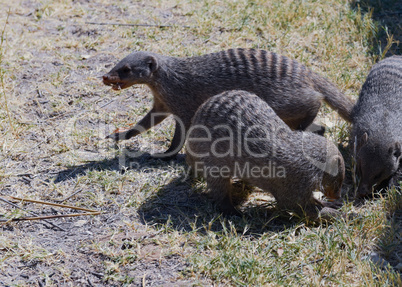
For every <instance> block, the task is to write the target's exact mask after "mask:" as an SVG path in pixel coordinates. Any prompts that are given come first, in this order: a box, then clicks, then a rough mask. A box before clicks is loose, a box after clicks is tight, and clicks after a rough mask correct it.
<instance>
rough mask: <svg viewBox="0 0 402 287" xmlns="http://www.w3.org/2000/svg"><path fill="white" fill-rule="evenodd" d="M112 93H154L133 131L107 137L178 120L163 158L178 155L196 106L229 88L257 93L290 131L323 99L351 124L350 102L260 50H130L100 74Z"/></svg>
mask: <svg viewBox="0 0 402 287" xmlns="http://www.w3.org/2000/svg"><path fill="white" fill-rule="evenodd" d="M103 83H104V84H105V85H111V86H112V88H113V89H115V90H118V89H125V88H128V87H130V86H132V85H134V84H146V85H148V86H149V87H150V89H151V90H152V93H153V96H154V104H153V107H152V109H151V111H150V112H149V113H148V114H147V115H146V116H145V117H144V118H143V119H142V120H140V121H139V122H138V123H137V124H136V125H135V126H134V127H133V128H131V129H129V130H126V131H124V132H116V133H115V134H111V135H109V136H108V138H113V139H115V140H121V139H129V138H131V137H133V136H136V135H138V134H140V133H141V132H143V131H145V130H148V129H149V128H151V127H152V126H154V125H157V124H158V123H160V122H161V121H163V120H164V119H165V118H166V117H167V116H168V115H169V114H173V115H175V116H176V118H175V119H176V128H175V133H174V137H173V140H172V143H171V146H170V148H169V149H168V150H167V151H166V152H165V156H166V157H168V156H173V155H175V154H177V153H178V152H179V151H180V149H181V148H182V146H183V144H184V139H185V133H186V131H187V130H188V128H189V126H190V122H191V118H192V117H193V115H194V114H195V112H196V110H197V108H198V107H199V106H200V105H201V104H202V103H203V102H204V101H205V100H207V99H208V98H210V97H212V96H214V95H216V94H219V93H221V92H223V91H228V90H235V89H238V90H245V91H249V92H252V93H255V94H256V95H257V96H259V97H261V98H262V99H263V100H264V101H265V102H267V103H268V104H269V105H270V106H271V107H272V108H273V109H274V111H275V112H276V113H277V114H278V115H279V117H280V118H281V119H282V120H283V121H285V123H286V124H288V125H289V126H290V127H291V128H292V129H301V130H304V129H305V128H306V127H307V126H309V125H310V124H311V123H312V121H313V120H314V118H315V116H316V115H317V112H318V110H319V108H320V106H321V102H322V101H323V100H324V101H326V102H327V103H328V104H329V105H330V106H331V107H332V108H334V109H335V110H337V111H338V112H339V114H340V115H341V116H342V117H343V118H344V119H346V120H348V121H349V120H350V112H351V110H352V107H353V103H352V101H351V100H350V99H349V98H347V97H345V96H344V95H343V94H342V93H341V92H340V91H339V89H338V88H336V87H335V85H333V84H332V83H330V82H329V81H328V80H327V79H325V78H324V77H322V76H320V75H318V74H316V73H314V72H312V71H311V70H309V69H307V68H306V67H305V66H304V65H302V64H300V63H298V62H297V61H295V60H291V59H289V58H287V57H284V56H280V55H277V54H275V53H271V52H267V51H264V50H255V49H231V50H227V51H221V52H218V53H212V54H206V55H203V56H198V57H190V58H175V57H167V56H162V55H158V54H154V53H149V52H134V53H132V54H130V55H128V56H127V57H125V58H124V59H123V60H121V61H120V62H119V63H118V64H117V65H116V66H115V67H114V68H113V69H112V70H111V71H110V72H109V73H107V74H105V75H104V76H103Z"/></svg>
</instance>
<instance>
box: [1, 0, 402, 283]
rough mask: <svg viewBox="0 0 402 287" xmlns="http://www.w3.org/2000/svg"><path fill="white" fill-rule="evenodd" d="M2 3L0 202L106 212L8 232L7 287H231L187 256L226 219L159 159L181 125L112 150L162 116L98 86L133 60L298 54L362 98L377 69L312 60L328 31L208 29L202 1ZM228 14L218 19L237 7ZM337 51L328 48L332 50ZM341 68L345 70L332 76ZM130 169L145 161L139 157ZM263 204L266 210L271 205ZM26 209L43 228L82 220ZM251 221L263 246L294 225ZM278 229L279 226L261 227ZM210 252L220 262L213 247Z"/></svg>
mask: <svg viewBox="0 0 402 287" xmlns="http://www.w3.org/2000/svg"><path fill="white" fill-rule="evenodd" d="M1 2H2V3H1V11H0V28H2V27H3V26H4V25H5V33H4V42H3V44H2V55H3V57H2V61H1V67H0V68H1V69H2V70H3V71H2V82H3V86H2V89H3V91H4V93H3V94H2V95H1V96H2V97H3V98H2V100H1V101H2V106H1V114H0V130H1V138H0V151H1V153H0V195H1V196H3V197H4V198H8V197H7V196H9V195H12V196H16V197H21V198H31V199H37V200H42V201H46V202H58V203H63V204H69V205H73V206H77V207H83V208H88V209H93V210H97V211H101V212H102V213H101V214H100V215H96V216H81V217H72V218H59V219H51V222H52V223H54V224H56V225H57V226H53V225H51V224H49V223H47V222H45V221H43V220H40V221H29V222H27V221H22V222H14V223H7V224H3V223H0V230H1V233H0V285H2V286H103V285H107V286H122V285H127V286H191V285H214V284H216V285H219V284H222V285H225V282H227V281H220V279H216V278H215V280H216V282H218V283H216V282H215V283H214V281H213V280H212V279H211V277H208V276H204V275H205V274H203V273H197V272H193V271H192V270H193V269H192V268H190V263H189V261H188V260H187V257H188V255H189V254H190V253H197V252H198V251H197V250H196V247H195V245H196V240H198V239H197V237H196V236H195V235H194V238H195V239H194V238H193V237H192V236H193V235H192V232H194V231H195V230H197V231H200V230H201V232H204V231H203V230H204V229H205V230H206V231H205V233H208V231H210V230H220V229H222V226H221V225H220V220H221V219H220V217H219V214H218V213H217V212H216V210H215V209H214V207H213V205H212V203H211V202H210V201H209V200H208V198H207V197H206V196H204V195H203V194H202V193H201V192H200V186H201V188H202V187H205V185H203V183H202V182H196V183H195V184H194V183H191V182H190V181H189V180H188V179H187V178H186V173H185V170H186V165H185V163H184V161H183V155H181V157H179V160H177V161H175V162H173V163H167V162H162V161H157V160H152V159H150V157H149V154H150V153H154V152H155V151H163V150H165V149H166V148H167V147H168V145H169V142H168V141H167V140H166V139H171V132H172V129H173V122H172V121H171V120H170V121H169V120H168V121H165V122H163V123H162V124H161V125H159V126H157V127H156V128H154V129H153V130H152V131H150V132H147V133H145V134H144V135H142V136H140V137H137V138H136V139H134V140H131V141H127V142H125V143H122V144H119V145H116V144H114V143H112V142H111V141H109V140H105V139H104V137H105V136H106V135H108V134H109V133H111V132H112V131H113V130H114V129H115V128H116V126H124V125H126V124H128V123H133V122H136V121H138V120H139V119H140V118H141V116H142V115H144V114H145V113H146V111H147V110H148V109H149V108H150V106H151V104H152V97H151V96H150V93H149V90H147V89H146V88H145V87H142V86H140V87H134V88H131V89H129V90H124V91H120V92H113V91H111V90H110V88H108V87H106V86H103V85H102V83H101V76H102V75H103V74H104V73H106V72H107V71H108V70H109V69H110V68H111V67H113V65H114V64H115V63H117V62H118V61H119V60H120V59H121V58H122V57H123V56H125V55H127V54H128V53H130V52H131V51H132V50H133V49H136V50H152V51H154V52H157V53H162V54H169V55H171V56H191V55H197V54H202V53H206V52H213V51H217V50H222V49H226V48H229V47H232V46H233V47H234V46H243V47H257V48H258V47H261V48H264V49H270V48H271V49H272V50H275V51H277V52H283V51H285V53H286V54H287V55H289V56H295V55H300V58H299V59H298V60H300V61H302V62H303V63H305V64H307V65H309V66H310V67H313V69H317V70H321V71H327V72H328V75H329V76H330V77H331V78H332V79H333V80H334V81H335V80H336V81H337V82H338V83H339V84H341V85H342V88H343V89H344V90H346V93H347V94H348V95H353V96H354V97H355V96H356V94H357V90H358V89H359V88H360V85H361V82H362V80H363V79H364V76H365V74H366V72H367V70H368V68H369V67H370V65H371V64H372V63H371V62H370V60H368V57H367V56H366V54H364V53H362V54H364V55H361V54H359V53H358V51H352V52H350V53H351V54H350V55H351V57H352V58H353V60H349V59H348V57H349V56H347V57H345V58H342V59H339V60H337V59H334V60H328V59H329V58H331V53H338V52H339V53H341V52H342V51H343V52H345V51H346V50H347V49H346V48H345V49H344V50H342V49H343V48H340V49H339V51H335V49H334V51H333V52H331V53H330V52H322V51H325V49H324V48H320V47H319V45H317V46H315V45H313V46H314V47H316V50H315V52H311V51H310V50H309V49H312V48H311V47H310V46H311V43H312V42H314V39H315V37H318V36H317V35H319V34H320V33H321V32H318V33H317V34H314V35H313V34H307V35H303V32H300V31H297V32H289V31H286V32H283V31H278V32H276V31H274V30H272V31H271V32H269V31H270V30H269V29H270V27H269V26H267V27H265V28H263V29H260V28H258V27H257V28H256V29H255V31H254V32H255V33H254V34H252V36H250V35H248V34H249V33H250V31H244V30H241V29H240V30H236V29H238V24H237V23H236V22H235V20H233V21H232V19H231V17H230V16H228V17H222V19H219V18H217V19H216V20H214V21H215V22H214V23H209V20H208V19H204V18H203V13H202V11H207V9H209V10H208V11H210V10H213V9H212V8H208V7H205V5H206V4H205V3H201V2H200V3H201V4H200V3H191V5H190V4H188V3H186V4H179V3H176V2H175V1H155V2H149V1H148V2H147V1H136V2H134V3H132V2H131V1H117V3H112V4H110V3H109V2H108V1H102V0H100V1H96V2H93V1H85V0H78V1H41V2H37V1H30V0H27V1H14V3H12V2H8V1H7V3H5V1H1ZM218 8H219V9H220V10H219V11H220V12H222V11H224V10H225V9H226V8H227V7H226V6H225V5H221V6H220V7H218ZM218 8H217V9H218ZM246 8H247V7H246ZM203 9H204V10H203ZM247 9H248V8H247ZM200 11H201V12H200ZM219 11H218V12H219ZM240 11H243V10H240ZM218 12H216V13H217V14H218ZM209 13H211V14H213V13H215V12H209ZM236 13H240V12H236ZM236 13H235V14H234V15H237V14H236ZM211 14H209V16H211ZM7 17H8V18H7ZM233 17H234V16H233ZM236 17H237V16H236ZM205 18H207V16H205ZM234 18H235V17H234ZM234 18H233V19H234ZM6 19H8V21H7V23H6ZM236 19H237V18H236ZM242 19H243V20H244V21H245V22H246V21H249V20H248V18H246V17H244V18H242ZM237 20H238V19H237ZM111 23H120V24H127V23H129V24H133V23H134V24H135V23H142V24H144V23H145V24H151V25H155V24H156V26H145V27H144V26H118V25H112V24H111ZM218 23H221V24H222V25H218ZM101 24H105V25H101ZM161 24H163V25H167V26H159V25H161ZM243 24H244V23H243ZM243 24H242V25H243ZM250 25H251V24H250ZM188 26H189V27H190V28H189V27H188ZM230 31H237V32H236V33H235V32H233V33H232V32H230ZM270 33H271V34H270ZM298 33H301V34H300V35H301V36H300V35H299V34H298ZM309 33H310V32H309ZM323 33H324V32H323ZM281 37H282V38H281ZM287 37H289V38H287ZM267 39H268V40H269V41H268V40H267ZM294 39H297V41H296V40H294ZM328 41H330V40H328ZM334 41H335V44H331V43H329V44H328V46H331V45H332V46H336V41H337V40H336V39H334ZM263 43H266V44H263ZM267 43H269V44H267ZM290 43H293V44H294V43H297V45H293V44H292V45H291V44H290ZM348 45H354V46H355V47H360V45H362V44H361V43H358V42H356V43H349V44H348ZM296 46H297V47H296ZM356 49H357V48H356ZM359 49H360V48H359ZM361 49H362V50H364V49H363V48H361ZM326 53H327V54H326ZM334 58H336V57H334ZM323 59H326V60H323ZM331 65H340V66H337V69H331V67H332V66H331ZM342 65H344V66H342ZM338 68H339V69H338ZM346 74H347V75H346ZM326 116H327V118H329V119H331V120H332V122H335V123H336V124H339V126H340V127H341V128H339V129H337V128H335V127H333V130H335V132H334V133H339V134H340V136H339V138H341V140H345V137H346V136H345V135H344V133H345V132H344V129H345V127H344V125H345V124H344V122H342V121H341V120H340V119H339V118H338V117H337V116H336V115H334V113H330V112H328V111H327V110H326ZM337 137H338V135H337V136H335V138H337ZM339 138H338V139H339ZM138 151H141V153H140V154H138V153H137V152H138ZM124 155H125V156H124ZM132 157H135V159H129V158H132ZM125 167H130V169H127V170H126V169H125ZM349 184H350V182H349ZM348 188H349V187H348ZM348 188H346V189H348ZM8 199H9V200H11V199H10V198H8ZM255 200H256V201H258V200H259V202H260V203H261V202H262V203H263V204H269V199H261V198H260V199H255ZM13 202H15V201H13ZM15 203H18V202H15ZM252 203H253V204H255V202H252ZM257 203H258V202H257ZM18 204H19V205H20V206H21V207H23V208H25V209H27V210H32V211H34V212H35V213H37V214H38V215H40V216H45V215H57V214H69V213H77V212H79V211H77V210H71V209H64V208H58V207H51V206H45V205H41V204H34V203H27V202H26V203H23V204H20V203H18ZM257 205H258V204H257ZM253 210H254V209H250V210H249V209H248V206H247V205H246V206H245V208H244V211H245V213H246V214H250V216H251V218H252V217H253V216H255V214H256V213H257V215H258V216H259V217H261V219H259V220H250V217H249V219H247V218H246V219H245V218H242V219H238V221H239V222H241V223H239V225H240V226H241V227H244V226H246V225H247V226H248V227H247V228H248V230H251V231H252V232H255V233H256V234H259V236H261V235H262V234H263V233H264V232H268V233H269V232H275V231H276V230H283V229H286V227H289V224H293V223H294V221H291V222H290V223H289V220H286V221H283V220H281V219H275V220H272V217H271V211H267V210H262V211H253ZM273 212H275V211H273ZM23 216H27V213H26V212H24V211H20V210H18V209H15V208H13V207H11V206H10V205H9V204H6V203H4V202H0V219H2V218H3V219H7V218H10V217H23ZM268 219H270V221H269V222H270V226H269V227H267V225H266V223H265V222H266V221H267V220H268ZM285 222H288V223H285ZM242 224H243V225H242ZM284 226H285V227H284ZM244 228H245V227H244ZM251 231H249V232H251ZM191 239H192V240H191ZM202 252H204V253H205V254H209V253H211V254H212V253H213V252H212V251H210V250H208V249H207V248H205V250H203V251H202ZM397 263H398V262H397V260H396V259H395V263H394V264H395V265H396V264H397ZM232 283H233V282H232ZM228 284H229V285H230V283H228Z"/></svg>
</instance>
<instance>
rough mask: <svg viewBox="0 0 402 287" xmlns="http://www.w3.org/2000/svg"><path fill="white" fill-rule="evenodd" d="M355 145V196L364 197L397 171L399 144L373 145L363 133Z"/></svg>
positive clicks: (399, 159) (399, 161)
mask: <svg viewBox="0 0 402 287" xmlns="http://www.w3.org/2000/svg"><path fill="white" fill-rule="evenodd" d="M384 140H386V139H384ZM355 144H357V148H356V167H357V175H358V177H359V179H360V182H359V186H358V188H357V196H359V197H364V196H366V195H369V194H371V192H372V189H373V187H374V186H379V185H381V183H383V182H386V181H387V180H388V179H389V178H390V177H392V175H393V174H395V172H396V171H397V170H398V168H399V166H400V163H401V160H402V157H401V143H400V142H398V141H394V142H391V143H388V144H385V145H379V144H374V143H373V142H372V141H370V139H369V135H368V134H367V132H365V133H364V134H363V135H362V136H361V137H360V138H359V139H357V143H355Z"/></svg>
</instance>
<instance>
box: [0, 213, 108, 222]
mask: <svg viewBox="0 0 402 287" xmlns="http://www.w3.org/2000/svg"><path fill="white" fill-rule="evenodd" d="M99 214H101V212H100V211H97V212H87V213H72V214H57V215H46V216H36V217H21V218H11V219H1V220H0V222H10V221H29V220H45V219H52V218H60V217H77V216H85V215H99Z"/></svg>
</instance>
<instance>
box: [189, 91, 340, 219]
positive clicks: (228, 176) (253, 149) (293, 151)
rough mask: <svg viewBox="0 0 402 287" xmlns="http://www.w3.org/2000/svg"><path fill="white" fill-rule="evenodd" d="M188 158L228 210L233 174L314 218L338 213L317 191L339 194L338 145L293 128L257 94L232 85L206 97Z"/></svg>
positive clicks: (194, 123)
mask: <svg viewBox="0 0 402 287" xmlns="http://www.w3.org/2000/svg"><path fill="white" fill-rule="evenodd" d="M186 160H187V163H188V164H189V165H190V166H191V167H192V170H193V172H194V174H195V175H196V176H200V175H201V176H203V177H205V179H206V182H207V186H208V189H209V190H210V193H211V195H212V197H213V198H214V199H215V201H216V202H217V203H218V204H219V206H220V208H221V210H222V211H223V212H225V213H234V212H236V209H235V207H234V206H233V203H232V183H231V180H232V178H233V177H236V178H239V179H242V180H245V181H246V182H248V183H250V184H252V185H255V186H257V187H259V188H261V189H263V190H264V191H268V192H270V193H271V194H272V195H273V196H274V197H275V199H276V201H277V204H278V206H279V207H280V208H283V209H287V210H292V211H294V212H296V213H298V214H305V215H307V216H309V217H311V218H317V216H318V214H319V211H320V210H321V213H320V215H321V216H322V215H324V216H326V215H331V214H334V213H335V214H334V215H336V213H337V211H335V209H332V208H330V207H331V206H334V202H332V203H330V202H323V201H320V200H318V199H316V198H314V197H313V191H322V192H323V193H324V194H325V195H326V196H327V197H328V198H331V199H339V198H340V196H341V186H342V182H343V179H344V173H345V168H344V161H343V157H342V155H341V154H340V153H339V150H338V149H337V147H336V146H335V145H334V144H333V143H332V142H330V141H328V140H327V139H326V138H325V137H322V136H319V135H316V134H314V133H311V132H303V131H292V130H291V129H290V128H289V127H288V126H287V125H286V124H285V123H284V122H283V121H282V120H281V119H280V118H279V117H278V116H277V115H276V113H275V112H274V111H273V109H272V108H271V107H270V106H269V105H268V104H267V103H265V102H264V101H262V100H261V99H260V98H259V97H257V96H255V95H253V94H250V93H248V92H245V91H229V92H224V93H222V94H220V95H217V96H214V97H212V98H211V99H209V100H207V101H206V102H205V103H204V104H203V105H202V106H200V108H199V109H198V110H197V112H196V114H195V116H194V118H193V120H192V125H191V127H190V129H189V132H188V136H187V144H186Z"/></svg>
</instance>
